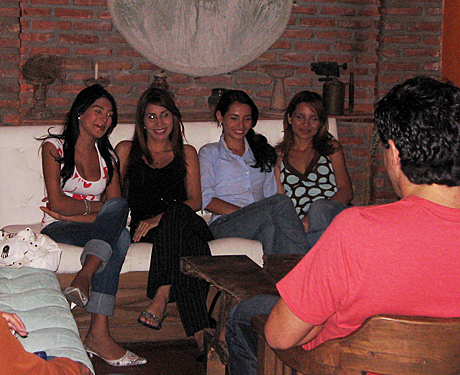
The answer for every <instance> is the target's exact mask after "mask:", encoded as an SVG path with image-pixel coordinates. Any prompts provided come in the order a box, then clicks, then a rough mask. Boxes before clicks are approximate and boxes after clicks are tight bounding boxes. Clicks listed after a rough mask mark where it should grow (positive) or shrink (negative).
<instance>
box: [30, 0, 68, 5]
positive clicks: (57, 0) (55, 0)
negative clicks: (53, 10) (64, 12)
mask: <svg viewBox="0 0 460 375" xmlns="http://www.w3.org/2000/svg"><path fill="white" fill-rule="evenodd" d="M31 4H46V5H68V4H70V2H69V0H31Z"/></svg>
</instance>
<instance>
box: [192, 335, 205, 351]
mask: <svg viewBox="0 0 460 375" xmlns="http://www.w3.org/2000/svg"><path fill="white" fill-rule="evenodd" d="M194 337H195V341H196V345H197V346H198V350H199V351H200V352H202V351H204V330H201V331H198V332H195V334H194Z"/></svg>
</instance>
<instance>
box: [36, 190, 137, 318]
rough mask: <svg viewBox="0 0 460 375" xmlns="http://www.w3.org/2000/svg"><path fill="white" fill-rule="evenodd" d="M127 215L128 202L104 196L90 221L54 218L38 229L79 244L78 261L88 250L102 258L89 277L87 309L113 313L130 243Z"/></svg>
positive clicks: (55, 237) (60, 240)
mask: <svg viewBox="0 0 460 375" xmlns="http://www.w3.org/2000/svg"><path fill="white" fill-rule="evenodd" d="M127 217H128V203H127V202H126V200H125V199H124V198H121V197H118V198H113V199H110V200H108V201H107V202H106V203H105V204H104V206H102V209H101V210H100V211H99V213H98V215H97V217H96V219H95V220H94V221H93V222H92V223H74V222H69V221H55V222H53V223H51V224H49V225H47V226H46V227H45V228H43V229H42V233H43V234H46V235H48V236H49V237H51V238H52V239H53V240H54V241H56V242H60V243H65V244H68V245H75V246H82V247H83V252H82V254H81V258H80V260H81V263H82V264H83V263H84V261H85V259H86V256H87V255H90V254H91V255H95V256H97V257H98V258H99V259H101V260H102V264H101V266H100V267H99V269H98V271H97V273H96V274H95V275H94V276H93V278H92V283H91V293H90V296H89V302H88V305H87V308H86V310H87V311H88V312H90V313H96V314H101V315H107V316H112V315H113V312H114V309H115V296H116V294H117V291H118V281H119V278H120V271H121V267H122V266H123V263H124V261H125V257H126V253H127V252H128V249H129V245H130V244H131V237H130V235H129V232H128V230H127V229H126V227H125V226H126V219H127Z"/></svg>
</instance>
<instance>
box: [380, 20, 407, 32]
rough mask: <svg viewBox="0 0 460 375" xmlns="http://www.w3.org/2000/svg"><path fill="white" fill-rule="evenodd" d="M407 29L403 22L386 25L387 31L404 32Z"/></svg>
mask: <svg viewBox="0 0 460 375" xmlns="http://www.w3.org/2000/svg"><path fill="white" fill-rule="evenodd" d="M405 27H406V25H405V24H403V23H402V22H387V23H385V27H384V28H385V30H392V31H395V30H404V29H405Z"/></svg>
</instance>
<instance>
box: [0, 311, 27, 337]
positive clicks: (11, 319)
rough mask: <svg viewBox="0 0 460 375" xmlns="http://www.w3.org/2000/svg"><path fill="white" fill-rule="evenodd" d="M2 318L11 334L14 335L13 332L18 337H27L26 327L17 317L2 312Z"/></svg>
mask: <svg viewBox="0 0 460 375" xmlns="http://www.w3.org/2000/svg"><path fill="white" fill-rule="evenodd" d="M2 316H3V318H5V320H6V322H7V323H8V328H9V329H10V331H11V333H13V334H14V332H17V333H18V334H19V336H22V337H26V336H27V330H26V326H25V325H24V323H23V321H22V320H21V318H20V317H19V316H17V315H16V314H10V313H6V312H2Z"/></svg>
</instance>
